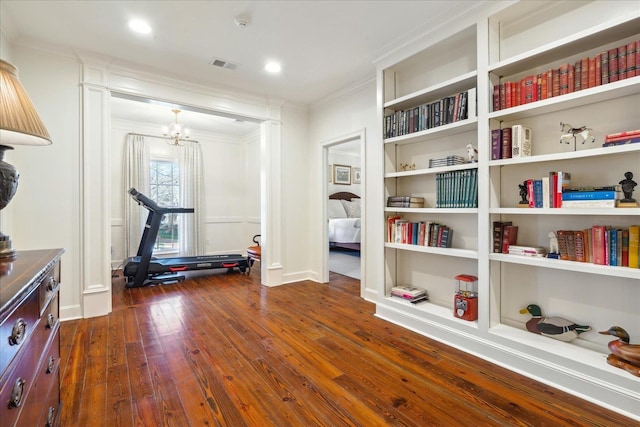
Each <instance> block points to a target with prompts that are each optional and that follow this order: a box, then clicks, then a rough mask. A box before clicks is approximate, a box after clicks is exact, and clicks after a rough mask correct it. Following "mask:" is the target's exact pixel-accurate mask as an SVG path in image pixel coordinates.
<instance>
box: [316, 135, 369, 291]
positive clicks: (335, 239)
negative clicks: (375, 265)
mask: <svg viewBox="0 0 640 427" xmlns="http://www.w3.org/2000/svg"><path fill="white" fill-rule="evenodd" d="M363 146H364V131H363V132H357V133H354V134H351V135H347V136H345V137H341V138H338V139H335V140H333V141H330V142H327V143H326V144H324V145H323V150H324V155H323V159H324V160H325V162H324V163H325V165H324V167H325V168H326V171H327V172H326V173H327V176H326V178H327V179H326V180H325V192H324V193H325V195H324V197H325V198H326V206H327V208H326V210H325V213H324V223H325V224H327V229H326V236H327V244H326V246H325V248H326V249H325V251H326V252H325V253H326V254H327V256H326V257H325V259H326V263H325V272H326V276H325V277H326V278H327V281H329V272H330V271H331V272H334V273H338V274H341V275H344V276H348V277H352V278H354V279H358V280H362V271H363V270H364V269H363V259H364V250H365V245H364V224H365V221H364V201H365V200H364V197H365V191H364V188H365V183H364V179H363V177H364V171H363V166H364V164H365V163H364V158H363V153H364V150H363Z"/></svg>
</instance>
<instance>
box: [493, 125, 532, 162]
mask: <svg viewBox="0 0 640 427" xmlns="http://www.w3.org/2000/svg"><path fill="white" fill-rule="evenodd" d="M532 138H533V134H532V130H531V128H528V127H525V126H522V125H514V126H512V127H510V128H504V129H493V130H492V131H491V160H500V159H511V158H518V157H528V156H531V144H532Z"/></svg>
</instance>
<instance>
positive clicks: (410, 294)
mask: <svg viewBox="0 0 640 427" xmlns="http://www.w3.org/2000/svg"><path fill="white" fill-rule="evenodd" d="M391 296H392V297H396V298H402V299H403V300H405V301H409V302H410V303H412V304H417V303H419V302H425V301H429V295H428V294H427V290H426V289H422V288H417V287H415V286H394V287H393V288H391Z"/></svg>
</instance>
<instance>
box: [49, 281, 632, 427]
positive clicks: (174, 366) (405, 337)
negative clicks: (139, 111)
mask: <svg viewBox="0 0 640 427" xmlns="http://www.w3.org/2000/svg"><path fill="white" fill-rule="evenodd" d="M359 286H360V283H359V281H357V280H354V279H350V278H347V277H344V276H340V275H336V274H332V276H331V284H330V285H322V284H318V283H314V282H301V283H296V284H290V285H284V286H279V287H275V288H266V287H262V286H260V284H259V273H258V272H257V270H256V271H254V272H252V273H251V276H249V277H247V276H245V275H241V274H227V273H226V272H220V273H216V274H214V275H211V276H207V277H197V278H193V279H189V280H186V281H184V282H182V283H179V284H174V285H165V286H154V287H146V288H138V289H125V288H124V286H123V280H122V279H114V292H113V296H114V301H113V313H112V314H111V315H109V316H104V317H98V318H93V319H83V320H74V321H68V322H64V323H63V324H62V326H61V347H62V348H61V357H62V362H61V373H62V377H61V378H62V380H61V381H62V391H61V393H62V396H61V398H62V400H63V409H62V426H65V427H68V426H82V427H85V426H92V427H94V426H164V425H167V426H179V427H182V426H213V425H216V426H218V425H219V426H233V427H238V426H367V427H369V426H387V425H401V426H458V425H460V426H565V425H566V426H569V425H570V426H640V423H637V422H635V421H633V420H630V419H628V418H625V417H623V416H620V415H619V414H617V413H615V412H611V411H608V410H605V409H603V408H601V407H599V406H596V405H593V404H591V403H588V402H586V401H583V400H581V399H578V398H576V397H573V396H571V395H569V394H566V393H563V392H561V391H559V390H556V389H553V388H551V387H548V386H545V385H543V384H540V383H537V382H535V381H533V380H530V379H528V378H525V377H522V376H519V375H517V374H515V373H513V372H510V371H508V370H506V369H503V368H500V367H498V366H495V365H492V364H490V363H488V362H486V361H483V360H481V359H478V358H475V357H473V356H470V355H467V354H465V353H462V352H460V351H457V350H455V349H452V348H450V347H447V346H445V345H443V344H440V343H438V342H435V341H432V340H430V339H428V338H425V337H423V336H421V335H418V334H416V333H412V332H411V331H408V330H405V329H403V328H400V327H398V326H395V325H393V324H390V323H387V322H385V321H383V320H380V319H378V318H376V317H374V316H373V312H374V305H373V304H371V303H368V302H366V301H364V300H362V299H361V298H359V297H358V294H359Z"/></svg>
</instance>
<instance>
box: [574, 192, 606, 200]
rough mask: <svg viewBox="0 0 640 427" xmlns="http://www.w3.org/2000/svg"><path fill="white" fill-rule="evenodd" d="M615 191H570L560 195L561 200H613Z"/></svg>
mask: <svg viewBox="0 0 640 427" xmlns="http://www.w3.org/2000/svg"><path fill="white" fill-rule="evenodd" d="M615 199H616V192H615V191H570V192H563V193H562V200H615Z"/></svg>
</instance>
